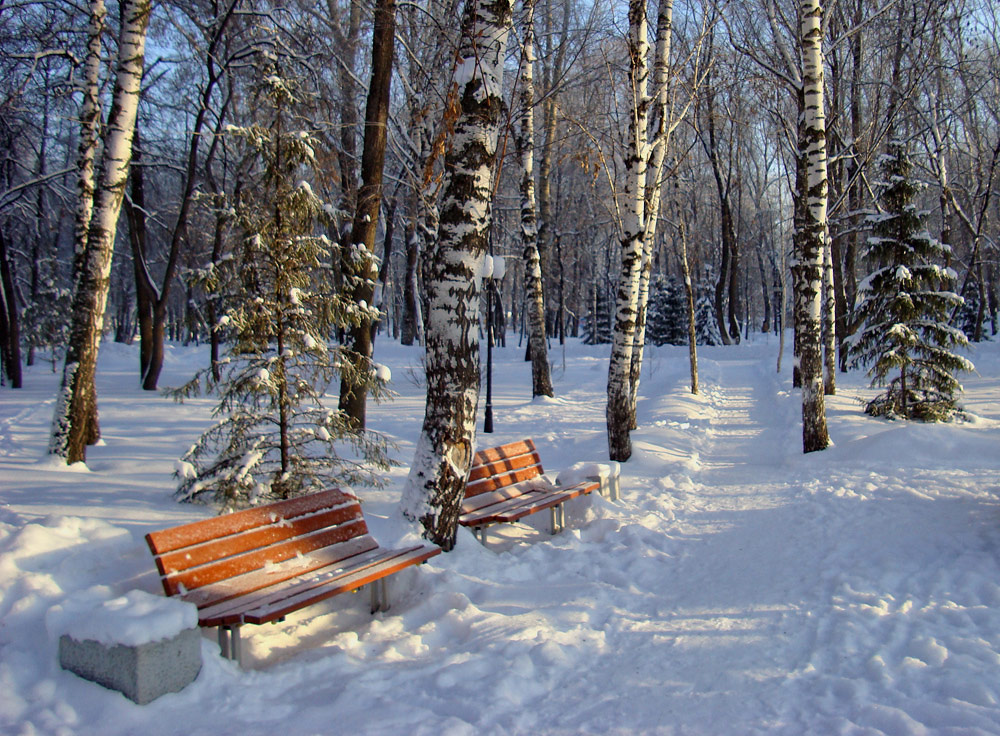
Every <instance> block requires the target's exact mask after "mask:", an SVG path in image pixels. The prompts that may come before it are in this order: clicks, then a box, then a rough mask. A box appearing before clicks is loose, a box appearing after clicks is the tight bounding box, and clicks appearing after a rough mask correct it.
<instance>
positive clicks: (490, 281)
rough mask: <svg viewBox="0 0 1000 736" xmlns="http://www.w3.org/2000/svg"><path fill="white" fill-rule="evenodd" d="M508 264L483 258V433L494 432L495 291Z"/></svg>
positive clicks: (499, 257)
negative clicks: (484, 397) (484, 393)
mask: <svg viewBox="0 0 1000 736" xmlns="http://www.w3.org/2000/svg"><path fill="white" fill-rule="evenodd" d="M506 265H507V264H506V263H504V259H503V257H502V256H496V257H495V258H494V257H493V256H484V257H483V288H485V289H486V413H485V416H484V417H483V432H484V433H486V434H490V433H492V432H493V322H494V319H493V291H494V289H496V284H497V282H498V281H500V280H501V279H503V275H504V273H505V271H506Z"/></svg>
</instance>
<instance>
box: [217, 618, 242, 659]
mask: <svg viewBox="0 0 1000 736" xmlns="http://www.w3.org/2000/svg"><path fill="white" fill-rule="evenodd" d="M219 649H220V650H221V652H222V657H223V659H232V660H235V661H236V664H242V658H241V654H242V651H241V649H242V647H241V646H240V625H239V624H237V625H236V626H220V627H219Z"/></svg>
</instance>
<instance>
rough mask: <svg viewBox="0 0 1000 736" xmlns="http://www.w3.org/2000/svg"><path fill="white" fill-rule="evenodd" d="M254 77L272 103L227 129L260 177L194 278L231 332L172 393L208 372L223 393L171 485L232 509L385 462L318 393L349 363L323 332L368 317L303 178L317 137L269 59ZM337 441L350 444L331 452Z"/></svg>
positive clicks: (191, 388)
mask: <svg viewBox="0 0 1000 736" xmlns="http://www.w3.org/2000/svg"><path fill="white" fill-rule="evenodd" d="M261 76H262V82H261V83H260V89H259V91H258V94H259V96H260V98H261V99H260V101H259V103H258V109H265V110H268V109H269V111H270V120H268V121H267V124H266V125H253V126H248V127H242V128H229V129H228V132H229V134H230V135H231V136H234V137H236V138H240V139H242V140H244V141H245V142H246V144H247V145H248V147H249V148H250V149H251V150H252V151H253V153H254V154H255V155H256V156H257V157H258V159H259V161H260V162H261V163H262V165H263V166H262V175H261V178H260V181H259V183H258V185H257V186H256V187H254V188H253V191H252V192H250V193H248V194H247V195H246V196H245V197H244V198H243V199H241V200H239V201H237V202H236V203H235V205H234V212H233V215H234V223H235V227H236V230H237V233H238V238H239V240H238V243H237V244H236V247H234V249H233V256H232V258H231V259H230V260H228V261H227V262H225V263H223V264H222V265H221V266H215V267H210V268H209V269H207V270H206V272H205V273H204V274H203V275H202V279H201V280H202V283H203V285H204V287H205V288H206V290H207V291H209V292H210V293H215V294H217V295H218V296H219V297H220V298H221V299H222V300H223V303H224V304H225V309H224V314H223V316H222V317H221V319H220V322H219V325H218V327H219V328H222V329H225V330H226V332H227V334H228V335H229V337H230V342H229V343H228V346H227V347H228V349H227V355H226V356H225V357H224V358H223V360H222V361H221V363H222V368H223V370H222V377H221V381H219V382H218V383H216V382H215V381H214V380H213V379H212V376H211V369H210V368H209V369H205V370H203V371H201V372H199V373H198V375H196V376H195V378H194V379H193V380H192V381H191V382H189V383H188V384H187V385H186V386H184V387H183V388H181V389H179V390H177V391H175V392H174V393H175V395H176V396H177V397H178V398H181V397H183V396H186V395H191V394H193V393H196V392H197V391H198V390H199V388H200V382H201V381H202V380H203V379H204V380H206V381H207V382H208V385H209V387H210V388H214V389H216V390H217V391H218V393H219V404H218V406H217V407H216V409H215V416H216V417H217V418H218V421H217V422H216V424H215V425H214V426H213V427H211V428H210V429H209V430H208V431H207V432H205V433H204V434H203V435H202V436H201V438H199V440H198V442H197V443H196V444H195V445H194V446H193V447H192V448H191V449H190V450H189V451H188V452H187V453H186V454H185V455H184V457H183V458H182V459H181V462H180V463H179V467H178V472H177V475H178V476H179V479H180V484H179V488H178V494H179V495H180V496H181V497H182V498H183V499H184V500H194V499H197V498H200V497H203V496H206V495H211V496H212V497H213V498H214V500H216V501H218V502H220V503H221V504H222V505H223V506H224V507H228V508H234V507H239V506H245V505H247V504H253V503H258V502H267V501H270V500H274V499H281V498H289V497H291V496H295V495H300V494H303V493H308V492H312V491H318V490H322V489H324V488H327V487H329V486H331V485H334V484H339V483H348V484H366V485H377V484H378V481H377V477H376V475H375V473H374V470H375V469H385V468H386V467H388V464H389V463H388V459H387V456H386V446H387V443H386V442H385V440H384V439H383V438H381V437H380V436H379V435H377V434H375V433H372V432H370V431H366V430H364V429H362V428H359V427H357V425H356V423H355V422H352V421H351V420H350V418H349V417H348V416H347V415H346V414H345V413H344V412H343V411H340V410H338V409H335V408H328V407H327V406H326V405H325V403H324V401H325V398H324V394H325V393H326V392H327V390H328V388H329V386H330V383H331V381H332V380H333V379H334V378H336V377H337V376H338V375H340V376H341V378H342V377H343V375H344V373H345V371H350V370H354V368H353V365H354V364H353V363H352V362H350V361H347V360H345V359H344V358H343V356H342V355H341V351H340V350H338V349H336V348H334V347H331V346H329V345H328V338H329V336H330V335H331V334H333V332H334V331H335V330H337V329H338V328H343V327H346V326H349V325H356V324H359V323H360V322H361V320H362V319H365V318H368V319H371V318H372V317H373V316H374V315H373V314H371V313H370V312H371V310H370V308H368V307H367V306H363V305H358V304H355V303H353V302H352V301H350V300H348V299H347V298H346V297H344V296H343V295H342V293H340V292H338V291H337V290H336V289H335V287H334V285H333V279H332V272H331V267H330V265H329V264H330V263H331V250H332V246H331V243H330V242H329V240H327V238H326V237H325V236H324V235H321V234H317V233H320V232H322V231H323V229H324V226H330V225H331V224H332V221H331V220H330V213H331V212H332V211H333V210H332V208H330V207H327V206H325V205H324V203H323V202H322V201H321V200H320V199H318V198H317V197H316V195H315V194H314V193H313V191H312V188H311V187H310V185H309V183H308V181H306V179H304V178H303V177H308V176H310V174H311V173H312V172H313V171H315V168H316V166H317V163H316V159H315V152H314V151H315V147H316V145H317V143H316V141H315V140H314V139H313V137H312V135H311V133H310V132H308V131H305V130H301V129H300V128H299V127H298V125H299V121H298V120H297V119H296V118H295V116H294V114H293V111H294V109H295V105H296V104H297V103H299V102H300V101H301V99H302V97H303V95H302V93H301V91H300V89H299V85H298V84H297V83H296V82H294V81H292V80H289V79H286V78H283V77H282V76H280V74H279V73H278V71H277V69H276V68H275V66H274V65H273V64H269V65H268V66H267V67H265V68H264V69H263V70H262V75H261ZM366 365H367V364H366ZM382 373H383V374H384V371H383V372H382ZM375 374H376V371H375V370H369V371H358V372H357V373H355V374H353V375H352V376H351V378H352V380H353V381H354V382H355V385H365V387H366V389H367V390H369V391H372V392H373V396H374V397H376V398H379V397H381V396H384V395H385V393H386V391H385V381H386V379H387V377H386V376H385V375H375ZM333 400H334V402H336V399H335V398H334V399H333ZM341 444H345V445H347V446H348V448H349V452H347V453H342V452H340V451H338V445H341Z"/></svg>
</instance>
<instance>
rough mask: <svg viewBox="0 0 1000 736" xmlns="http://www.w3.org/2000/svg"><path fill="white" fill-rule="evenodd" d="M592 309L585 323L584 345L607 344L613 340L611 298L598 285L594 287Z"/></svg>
mask: <svg viewBox="0 0 1000 736" xmlns="http://www.w3.org/2000/svg"><path fill="white" fill-rule="evenodd" d="M591 302H592V303H591V306H590V310H589V312H588V314H587V318H586V320H585V322H584V325H583V344H584V345H607V344H608V343H610V342H611V333H612V324H611V300H610V299H608V295H607V293H606V292H605V291H603V290H602V289H601V287H600V286H599V285H598V286H596V287H595V289H594V294H593V299H592V300H591Z"/></svg>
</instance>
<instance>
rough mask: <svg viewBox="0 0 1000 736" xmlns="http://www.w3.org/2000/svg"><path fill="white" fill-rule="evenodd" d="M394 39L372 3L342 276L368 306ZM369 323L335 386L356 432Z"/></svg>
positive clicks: (390, 1)
mask: <svg viewBox="0 0 1000 736" xmlns="http://www.w3.org/2000/svg"><path fill="white" fill-rule="evenodd" d="M395 34H396V2H395V0H377V2H376V4H375V29H374V31H373V34H372V78H371V83H370V84H369V86H368V103H367V106H366V108H365V139H364V144H363V148H362V152H361V189H360V190H359V192H358V207H357V210H355V214H354V222H353V224H352V226H351V241H350V243H348V244H347V249H348V251H349V252H350V255H349V257H348V258H346V259H345V266H349V267H350V271H348V269H347V268H345V276H346V275H348V273H349V274H350V277H351V280H352V281H353V284H349V288H351V290H352V301H353V302H354V303H355V304H360V303H362V302H364V303H365V304H368V305H371V304H372V302H373V300H374V295H375V280H376V278H378V265H377V261H376V260H375V231H376V226H377V225H378V210H379V203H380V202H381V201H382V169H383V167H384V165H385V144H386V139H387V135H386V134H387V127H388V120H389V88H390V82H391V81H392V51H393V42H394V39H395ZM373 324H374V319H373V318H372V317H371V316H369V317H368V318H362V320H361V323H360V324H357V325H354V326H353V327H351V329H350V331H349V333H348V339H347V342H346V345H345V348H346V350H345V355H346V358H347V360H349V361H351V363H352V364H353V366H354V370H353V371H348V372H346V373H345V374H344V375H343V378H342V379H341V383H340V409H341V410H342V411H344V412H346V413H347V415H348V416H349V417H350V418H351V419H353V420H354V422H355V424H356V425H357V426H358V427H359V428H360V427H364V426H365V414H366V411H365V409H366V404H367V395H366V390H365V386H366V385H367V381H366V380H364V379H358V380H356V381H355V380H352V379H351V376H352V375H355V376H358V375H360V376H364V375H365V374H367V373H368V371H370V370H371V359H372V355H373V351H374V345H373V342H372V325H373Z"/></svg>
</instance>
